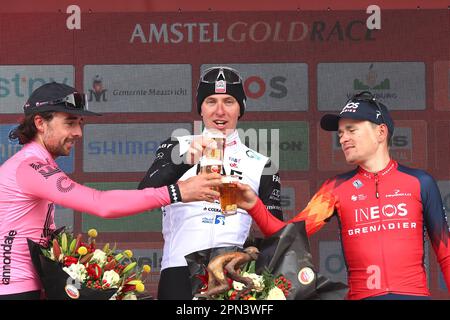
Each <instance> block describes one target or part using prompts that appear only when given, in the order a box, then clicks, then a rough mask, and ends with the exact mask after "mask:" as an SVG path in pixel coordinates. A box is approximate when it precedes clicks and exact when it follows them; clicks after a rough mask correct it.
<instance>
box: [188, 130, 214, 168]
mask: <svg viewBox="0 0 450 320" xmlns="http://www.w3.org/2000/svg"><path fill="white" fill-rule="evenodd" d="M213 143H215V141H214V140H213V139H210V138H208V137H204V136H195V137H194V139H193V140H192V142H191V145H190V146H189V149H188V151H187V152H186V153H185V160H184V161H185V163H187V164H190V165H194V164H197V163H198V162H199V161H200V158H201V157H202V154H203V150H204V149H205V148H206V147H207V146H209V147H211V144H213Z"/></svg>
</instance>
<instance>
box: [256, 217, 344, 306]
mask: <svg viewBox="0 0 450 320" xmlns="http://www.w3.org/2000/svg"><path fill="white" fill-rule="evenodd" d="M256 246H257V247H258V248H259V251H260V254H259V258H258V260H257V261H256V272H257V273H258V274H259V273H261V272H262V271H263V270H264V268H268V269H269V271H270V272H271V273H272V274H273V275H275V276H276V275H279V274H281V275H284V276H285V277H286V278H287V279H289V281H290V282H291V285H292V287H291V290H290V292H289V295H288V297H287V299H288V300H306V299H321V300H335V299H344V297H345V295H346V294H347V286H346V285H345V284H343V283H341V282H333V281H330V280H329V279H328V278H326V277H324V276H323V275H321V274H320V273H318V272H317V271H316V269H315V267H314V264H313V262H312V256H311V253H310V248H309V242H308V237H307V236H306V231H305V223H304V221H299V222H295V223H290V224H288V225H287V226H285V227H284V228H283V229H281V230H279V231H278V232H277V233H275V234H274V235H272V236H271V237H269V238H266V239H262V240H260V241H258V242H257V244H256ZM301 271H303V272H301ZM308 271H309V272H308ZM301 274H304V275H306V280H307V281H303V283H302V282H300V280H299V278H301ZM308 275H309V276H310V277H308ZM311 279H312V280H311Z"/></svg>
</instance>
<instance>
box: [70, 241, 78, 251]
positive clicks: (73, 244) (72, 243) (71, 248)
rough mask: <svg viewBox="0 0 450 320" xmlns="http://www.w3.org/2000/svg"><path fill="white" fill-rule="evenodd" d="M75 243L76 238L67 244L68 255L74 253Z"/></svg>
mask: <svg viewBox="0 0 450 320" xmlns="http://www.w3.org/2000/svg"><path fill="white" fill-rule="evenodd" d="M76 244H77V239H73V240H72V242H71V243H70V246H69V255H72V254H74V252H75V245H76Z"/></svg>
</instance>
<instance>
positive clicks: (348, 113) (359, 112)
mask: <svg viewBox="0 0 450 320" xmlns="http://www.w3.org/2000/svg"><path fill="white" fill-rule="evenodd" d="M342 118H347V119H355V120H367V121H370V122H372V123H375V124H382V123H384V124H386V126H387V128H388V131H389V134H390V136H391V137H392V135H393V134H394V121H393V120H392V117H391V115H390V114H389V110H388V109H387V107H386V106H385V105H384V104H382V103H379V102H378V101H376V99H375V97H374V96H373V95H372V94H371V93H370V92H368V91H363V92H360V93H358V94H355V95H354V96H353V97H351V98H350V99H349V100H348V101H347V103H346V104H345V106H344V107H343V108H342V111H341V113H339V114H326V115H324V116H323V117H322V119H321V120H320V126H321V127H322V129H324V130H327V131H337V130H338V128H339V120H340V119H342Z"/></svg>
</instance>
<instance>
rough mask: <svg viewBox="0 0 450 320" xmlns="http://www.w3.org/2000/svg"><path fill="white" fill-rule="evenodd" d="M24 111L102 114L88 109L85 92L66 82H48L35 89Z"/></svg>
mask: <svg viewBox="0 0 450 320" xmlns="http://www.w3.org/2000/svg"><path fill="white" fill-rule="evenodd" d="M23 111H24V113H25V114H26V115H28V114H32V113H37V112H44V111H57V112H66V113H70V114H77V115H86V116H89V115H96V116H100V115H101V114H99V113H95V112H92V111H89V110H88V102H87V99H86V95H85V94H83V93H80V92H78V91H77V90H76V89H75V88H72V87H71V86H68V85H66V84H64V83H57V82H50V83H46V84H44V85H42V86H40V87H39V88H37V89H36V90H34V91H33V92H32V93H31V95H30V97H29V98H28V101H27V103H26V104H25V105H24V107H23Z"/></svg>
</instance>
